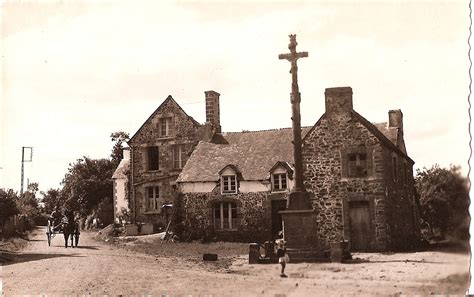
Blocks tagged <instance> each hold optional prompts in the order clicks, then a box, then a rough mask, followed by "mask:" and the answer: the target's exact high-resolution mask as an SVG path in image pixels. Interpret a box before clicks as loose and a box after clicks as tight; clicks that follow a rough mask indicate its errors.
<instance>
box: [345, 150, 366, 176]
mask: <svg viewBox="0 0 474 297" xmlns="http://www.w3.org/2000/svg"><path fill="white" fill-rule="evenodd" d="M348 159H349V164H348V176H349V177H365V176H367V154H366V153H356V154H349V155H348Z"/></svg>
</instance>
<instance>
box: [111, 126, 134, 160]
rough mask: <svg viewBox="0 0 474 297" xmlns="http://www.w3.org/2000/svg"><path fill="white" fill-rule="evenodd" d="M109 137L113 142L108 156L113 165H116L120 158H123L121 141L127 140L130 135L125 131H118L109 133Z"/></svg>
mask: <svg viewBox="0 0 474 297" xmlns="http://www.w3.org/2000/svg"><path fill="white" fill-rule="evenodd" d="M110 138H111V139H112V141H113V142H115V144H114V146H113V147H112V153H111V154H110V158H111V159H112V162H113V163H114V164H115V167H117V166H118V164H119V163H120V160H122V159H123V151H122V143H123V142H126V141H128V140H129V139H130V135H129V134H128V133H127V132H123V131H118V132H113V133H112V134H110Z"/></svg>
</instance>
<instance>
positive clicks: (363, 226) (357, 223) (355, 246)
mask: <svg viewBox="0 0 474 297" xmlns="http://www.w3.org/2000/svg"><path fill="white" fill-rule="evenodd" d="M349 215H350V220H351V221H350V225H351V251H367V250H368V249H369V242H370V240H369V233H370V227H369V222H370V216H369V203H368V202H366V201H360V202H351V203H349Z"/></svg>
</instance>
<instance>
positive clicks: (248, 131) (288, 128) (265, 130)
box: [222, 126, 311, 134]
mask: <svg viewBox="0 0 474 297" xmlns="http://www.w3.org/2000/svg"><path fill="white" fill-rule="evenodd" d="M303 128H311V126H302V127H301V129H303ZM291 129H293V128H292V127H286V128H273V129H264V130H253V131H250V130H242V131H231V132H223V133H222V134H231V133H232V134H237V133H240V134H242V133H244V134H247V133H259V132H270V131H282V130H291Z"/></svg>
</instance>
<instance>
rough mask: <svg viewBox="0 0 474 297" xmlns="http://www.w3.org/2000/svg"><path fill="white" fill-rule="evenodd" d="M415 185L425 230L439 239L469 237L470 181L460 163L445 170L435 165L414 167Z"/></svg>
mask: <svg viewBox="0 0 474 297" xmlns="http://www.w3.org/2000/svg"><path fill="white" fill-rule="evenodd" d="M415 186H416V190H417V192H418V195H419V200H420V201H419V202H420V207H421V215H422V219H423V223H424V224H423V225H424V228H425V230H424V231H427V232H428V233H431V234H432V235H433V236H438V237H441V238H444V237H445V236H446V235H450V236H454V237H457V238H459V239H467V238H468V237H469V183H468V180H467V178H465V177H464V176H462V175H461V173H460V167H459V166H453V165H451V166H450V168H449V169H446V168H441V167H439V165H437V164H435V165H434V166H432V167H431V168H430V169H426V168H423V170H417V174H416V177H415Z"/></svg>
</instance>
